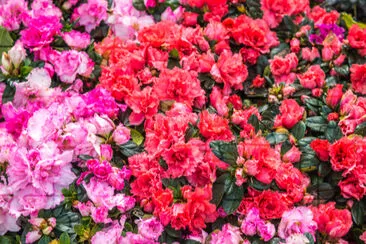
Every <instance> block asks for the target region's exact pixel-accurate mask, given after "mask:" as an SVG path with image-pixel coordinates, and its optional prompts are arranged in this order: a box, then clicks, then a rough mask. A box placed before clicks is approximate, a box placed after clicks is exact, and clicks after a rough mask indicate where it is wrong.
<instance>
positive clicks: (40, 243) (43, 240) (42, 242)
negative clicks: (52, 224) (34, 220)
mask: <svg viewBox="0 0 366 244" xmlns="http://www.w3.org/2000/svg"><path fill="white" fill-rule="evenodd" d="M50 242H51V238H50V237H49V236H42V238H41V239H40V240H39V241H38V244H48V243H50Z"/></svg>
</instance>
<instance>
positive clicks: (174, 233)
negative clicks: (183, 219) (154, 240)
mask: <svg viewBox="0 0 366 244" xmlns="http://www.w3.org/2000/svg"><path fill="white" fill-rule="evenodd" d="M165 231H166V232H167V233H168V235H170V236H172V237H175V238H181V237H182V231H180V230H175V229H173V228H172V227H170V226H168V227H166V228H165Z"/></svg>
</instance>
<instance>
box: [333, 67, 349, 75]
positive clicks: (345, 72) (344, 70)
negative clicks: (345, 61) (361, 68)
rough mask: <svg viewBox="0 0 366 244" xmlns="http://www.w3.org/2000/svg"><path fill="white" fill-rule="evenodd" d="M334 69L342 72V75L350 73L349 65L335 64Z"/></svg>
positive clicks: (339, 72)
mask: <svg viewBox="0 0 366 244" xmlns="http://www.w3.org/2000/svg"><path fill="white" fill-rule="evenodd" d="M334 70H335V71H336V72H337V73H338V74H340V75H343V76H347V75H349V67H348V65H343V66H340V67H339V66H335V67H334Z"/></svg>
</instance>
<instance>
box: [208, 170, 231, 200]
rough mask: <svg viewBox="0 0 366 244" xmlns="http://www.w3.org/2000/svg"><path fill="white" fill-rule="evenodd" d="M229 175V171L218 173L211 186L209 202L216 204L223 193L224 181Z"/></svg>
mask: <svg viewBox="0 0 366 244" xmlns="http://www.w3.org/2000/svg"><path fill="white" fill-rule="evenodd" d="M229 177H230V174H229V173H224V174H222V175H220V177H218V178H217V179H216V181H215V183H214V184H213V186H212V199H211V203H213V204H215V205H216V206H218V205H219V204H220V202H221V200H222V198H223V196H224V194H225V183H224V182H225V181H226V179H227V178H229Z"/></svg>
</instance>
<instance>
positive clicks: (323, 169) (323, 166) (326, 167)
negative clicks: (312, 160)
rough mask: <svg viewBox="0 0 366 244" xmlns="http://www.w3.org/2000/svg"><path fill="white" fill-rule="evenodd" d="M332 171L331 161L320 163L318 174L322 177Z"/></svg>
mask: <svg viewBox="0 0 366 244" xmlns="http://www.w3.org/2000/svg"><path fill="white" fill-rule="evenodd" d="M331 171H332V167H331V166H330V164H329V163H326V162H322V163H320V164H319V168H318V175H319V176H320V177H322V178H324V177H325V176H327V175H328V174H329V173H330V172H331Z"/></svg>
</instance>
